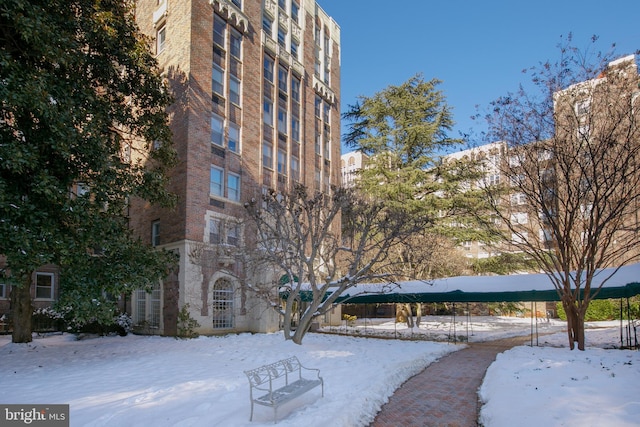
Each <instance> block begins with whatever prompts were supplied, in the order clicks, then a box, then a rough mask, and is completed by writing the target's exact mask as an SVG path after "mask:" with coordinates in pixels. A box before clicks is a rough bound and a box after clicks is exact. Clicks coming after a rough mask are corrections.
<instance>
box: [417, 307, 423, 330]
mask: <svg viewBox="0 0 640 427" xmlns="http://www.w3.org/2000/svg"><path fill="white" fill-rule="evenodd" d="M421 321H422V303H417V304H416V326H417V327H418V328H419V327H420V322H421Z"/></svg>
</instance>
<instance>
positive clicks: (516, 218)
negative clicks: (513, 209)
mask: <svg viewBox="0 0 640 427" xmlns="http://www.w3.org/2000/svg"><path fill="white" fill-rule="evenodd" d="M528 222H529V215H528V214H527V213H526V212H517V213H512V214H511V224H527V223H528Z"/></svg>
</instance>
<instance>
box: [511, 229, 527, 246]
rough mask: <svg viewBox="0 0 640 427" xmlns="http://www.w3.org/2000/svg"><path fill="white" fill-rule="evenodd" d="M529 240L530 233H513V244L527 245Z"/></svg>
mask: <svg viewBox="0 0 640 427" xmlns="http://www.w3.org/2000/svg"><path fill="white" fill-rule="evenodd" d="M528 238H529V233H527V232H526V231H523V232H522V233H511V242H512V243H513V244H520V243H525V242H526V241H527V239H528Z"/></svg>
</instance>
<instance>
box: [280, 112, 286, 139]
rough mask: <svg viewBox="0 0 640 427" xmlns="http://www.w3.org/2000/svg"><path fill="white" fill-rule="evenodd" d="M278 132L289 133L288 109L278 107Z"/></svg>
mask: <svg viewBox="0 0 640 427" xmlns="http://www.w3.org/2000/svg"><path fill="white" fill-rule="evenodd" d="M278 132H280V133H283V134H285V135H286V134H287V110H286V109H284V108H283V107H278Z"/></svg>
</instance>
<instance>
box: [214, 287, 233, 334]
mask: <svg viewBox="0 0 640 427" xmlns="http://www.w3.org/2000/svg"><path fill="white" fill-rule="evenodd" d="M212 301H213V313H212V315H213V329H229V328H233V327H234V318H233V284H232V283H231V282H230V281H229V280H227V279H218V280H217V281H216V283H215V284H214V285H213V298H212Z"/></svg>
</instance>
